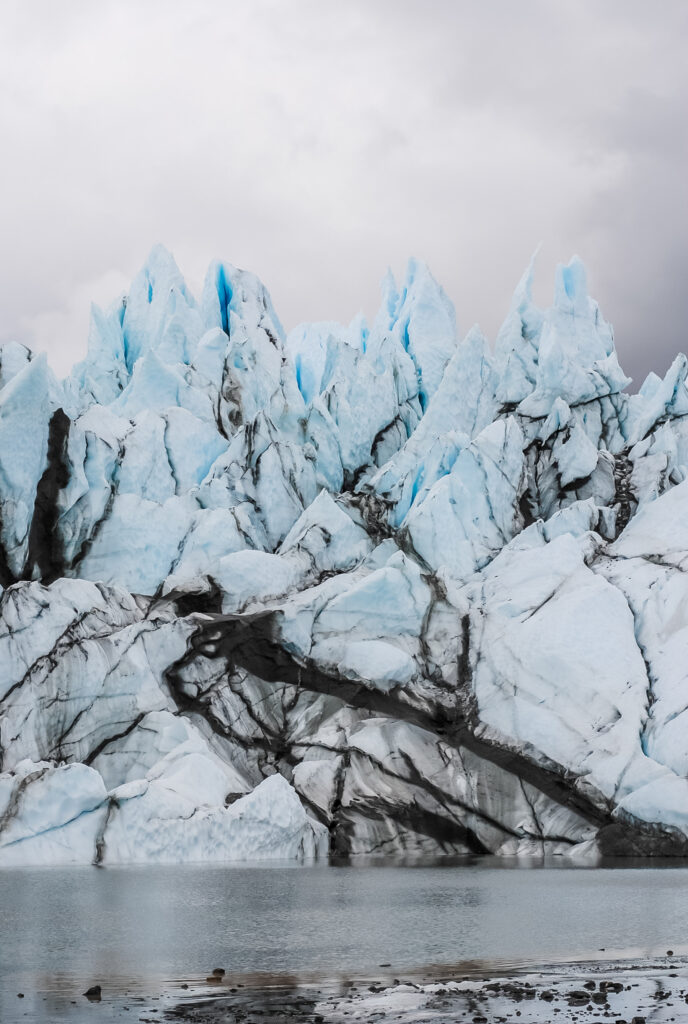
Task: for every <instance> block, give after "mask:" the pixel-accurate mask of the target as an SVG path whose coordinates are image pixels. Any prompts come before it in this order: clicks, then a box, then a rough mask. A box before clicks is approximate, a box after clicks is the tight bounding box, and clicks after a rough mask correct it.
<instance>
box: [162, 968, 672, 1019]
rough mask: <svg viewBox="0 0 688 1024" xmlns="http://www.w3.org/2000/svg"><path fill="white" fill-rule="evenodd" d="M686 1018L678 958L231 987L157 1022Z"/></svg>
mask: <svg viewBox="0 0 688 1024" xmlns="http://www.w3.org/2000/svg"><path fill="white" fill-rule="evenodd" d="M687 1015H688V958H686V957H673V956H667V957H666V958H658V959H655V960H644V961H637V962H631V961H623V962H613V961H591V962H586V963H577V964H568V965H556V966H551V967H547V968H542V969H541V970H538V971H537V972H528V973H525V972H524V973H517V974H511V975H503V976H493V977H490V976H489V975H488V974H487V972H486V974H485V976H484V977H481V978H476V977H469V978H466V977H464V978H451V977H446V976H445V977H442V978H438V977H430V976H426V977H421V976H419V975H418V974H417V972H410V977H401V978H398V979H394V980H393V982H392V983H391V984H389V983H387V982H384V981H377V982H376V981H371V980H370V979H365V980H360V979H359V980H355V979H351V980H348V981H345V982H342V983H340V984H339V985H337V986H335V985H332V984H330V985H327V984H323V985H318V986H317V987H316V986H315V985H311V984H307V985H300V984H294V985H292V986H289V985H282V986H280V985H278V984H276V985H273V986H266V987H264V988H262V989H254V988H242V989H238V988H237V987H236V986H231V987H230V989H229V990H226V991H224V992H223V993H222V994H220V993H218V994H216V995H215V994H214V995H212V996H208V995H204V996H199V993H198V991H197V992H196V993H194V994H193V995H191V996H189V997H188V998H187V999H186V1000H183V1001H180V1002H179V1003H178V1004H177V1005H175V1006H173V1007H171V1008H169V1009H168V1010H167V1011H166V1012H165V1014H164V1018H163V1019H165V1020H168V1021H178V1022H186V1024H251V1022H254V1024H258V1022H270V1024H277V1022H278V1021H293V1022H298V1024H301V1022H303V1024H306V1022H312V1024H345V1022H347V1021H351V1020H356V1021H360V1022H365V1024H377V1022H379V1021H394V1022H400V1024H419V1022H427V1024H454V1022H457V1021H472V1022H473V1024H493V1022H499V1024H505V1022H507V1021H514V1022H516V1021H518V1022H519V1024H544V1022H551V1021H557V1022H561V1024H563V1022H568V1021H571V1022H576V1024H585V1022H587V1021H595V1020H611V1021H614V1022H615V1024H645V1022H648V1024H649V1022H650V1021H652V1022H653V1024H654V1022H658V1021H683V1020H685V1019H686V1016H687ZM142 1019H143V1018H142ZM151 1019H152V1018H151ZM158 1019H159V1018H158Z"/></svg>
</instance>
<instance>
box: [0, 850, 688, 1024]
mask: <svg viewBox="0 0 688 1024" xmlns="http://www.w3.org/2000/svg"><path fill="white" fill-rule="evenodd" d="M0 929H1V930H0V1020H2V1021H3V1022H5V1021H14V1020H27V1021H40V1022H41V1024H43V1022H46V1021H54V1020H62V1019H64V1020H71V1019H73V1020H86V1019H89V1020H91V1019H99V1020H106V1019H110V1018H109V1017H108V1016H107V1007H106V1005H105V999H106V995H111V994H113V993H115V994H116V993H125V992H130V993H132V992H133V993H136V992H138V993H142V994H145V995H148V996H150V995H151V994H156V993H159V992H160V993H161V992H163V990H164V989H165V987H166V986H170V985H172V986H175V985H178V984H181V983H182V982H185V981H186V982H190V983H191V984H192V986H193V984H194V983H197V982H201V981H204V979H205V976H206V975H207V974H208V973H209V972H210V971H212V969H213V968H215V967H222V968H224V969H225V970H226V971H227V972H228V973H231V975H232V977H236V978H238V977H239V976H240V975H245V976H247V977H246V979H245V980H247V981H250V978H251V977H254V976H255V975H261V976H262V975H274V974H283V973H289V974H298V975H304V974H305V975H307V976H315V977H324V978H328V977H336V976H342V975H346V974H347V973H348V972H352V973H355V972H358V973H359V974H363V975H366V974H367V975H368V976H370V977H376V976H377V973H378V969H379V965H381V964H384V965H391V968H390V970H391V972H392V973H393V974H396V975H397V977H399V976H402V977H403V974H404V970H412V969H414V968H425V967H429V966H431V965H454V964H457V963H459V962H463V961H487V962H488V963H489V965H493V966H496V967H497V968H500V967H502V966H504V967H505V968H511V967H521V966H524V965H529V964H542V963H551V962H553V961H558V960H562V961H563V960H566V959H569V958H571V959H577V958H595V957H602V958H606V957H613V956H617V955H624V954H627V955H634V954H637V955H638V956H643V955H658V954H661V955H663V954H664V953H666V951H667V949H672V950H674V951H675V952H677V953H679V952H683V953H685V952H687V951H688V867H686V866H675V865H673V866H645V865H643V866H642V867H641V866H635V865H634V866H631V865H630V862H624V866H618V867H610V868H599V867H597V868H573V867H540V866H535V865H530V864H529V863H528V862H526V863H524V862H512V861H495V859H493V858H486V859H482V860H478V861H475V862H469V863H465V864H458V865H452V866H447V865H442V866H438V865H419V866H397V865H385V864H380V865H376V866H367V867H349V866H342V867H331V866H330V867H328V866H312V867H297V866H281V867H274V866H271V867H264V866H259V867H246V866H236V867H207V866H184V867H141V868H138V867H131V868H119V869H107V870H99V869H97V868H69V869H59V868H46V869H40V870H37V869H28V868H27V869H25V870H22V869H18V870H11V871H0ZM387 973H389V971H388V972H387ZM96 982H97V983H100V984H101V985H102V986H103V998H104V1003H103V1004H101V1005H99V1006H98V1007H96V1006H89V1004H88V1003H87V1002H86V1001H85V1000H84V999H83V996H82V993H83V992H84V990H85V989H86V988H87V987H88V986H89V985H92V984H94V983H96ZM18 992H23V993H24V994H25V998H24V1000H21V1001H18V997H17V993H18ZM72 1000H74V1001H76V1006H74V1005H73V1004H72ZM96 1010H98V1014H97V1015H95V1011H96ZM87 1011H88V1012H87ZM131 1016H132V1019H133V1020H136V1019H137V1015H136V1014H132V1015H131Z"/></svg>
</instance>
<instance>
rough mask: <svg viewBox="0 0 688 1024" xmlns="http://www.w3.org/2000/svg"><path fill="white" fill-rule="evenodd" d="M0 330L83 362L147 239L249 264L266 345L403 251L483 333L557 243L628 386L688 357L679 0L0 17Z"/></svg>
mask: <svg viewBox="0 0 688 1024" xmlns="http://www.w3.org/2000/svg"><path fill="white" fill-rule="evenodd" d="M4 12H5V13H4V14H3V23H4V24H3V33H2V36H1V37H0V133H1V136H0V137H2V139H3V143H4V144H3V153H4V155H3V159H2V161H0V196H1V200H0V238H1V239H2V245H1V246H0V340H6V339H8V338H11V337H14V338H17V339H18V340H21V341H23V342H25V343H27V344H31V345H32V346H34V347H38V348H44V349H46V350H47V351H48V353H49V356H50V359H51V361H52V363H53V365H54V366H55V368H56V369H57V370H58V372H60V373H64V372H66V370H67V368H68V367H69V365H70V364H71V362H72V361H73V360H74V359H75V358H78V357H79V356H80V355H81V354H82V353H83V351H84V349H85V344H86V335H87V320H88V304H89V300H90V299H91V298H93V299H95V300H96V301H100V302H107V301H108V300H109V299H110V298H114V297H115V296H116V294H117V293H118V292H119V291H120V290H121V289H122V288H123V287H124V286H125V285H126V282H127V281H128V280H129V279H130V278H131V277H132V276H133V274H134V273H135V272H136V270H137V269H138V267H139V266H140V264H141V263H142V262H143V260H144V259H145V257H146V254H147V252H148V250H149V249H150V248H151V246H152V245H153V243H154V242H157V241H161V242H163V243H164V244H165V245H167V246H168V247H169V248H170V249H172V251H173V252H174V253H175V255H176V257H177V261H178V263H179V264H180V267H181V269H182V270H183V272H184V273H185V274H186V276H187V278H188V279H189V281H190V283H191V285H192V286H193V285H194V283H195V282H199V281H200V280H201V278H202V276H203V273H204V270H205V267H206V265H207V263H208V262H209V261H210V259H211V258H212V257H214V256H221V257H223V258H225V259H228V260H229V261H231V262H233V263H235V264H237V265H239V266H244V267H248V268H250V269H251V270H254V271H255V272H256V273H258V274H259V276H260V277H262V278H263V280H264V281H265V283H266V284H267V286H268V288H269V289H270V291H271V293H272V296H273V299H274V301H275V305H276V308H277V310H278V312H279V314H280V316H281V318H282V320H283V322H284V323H285V325H286V326H287V327H291V326H293V325H295V324H296V323H298V322H299V321H302V320H313V319H332V318H336V319H342V320H349V319H350V318H351V317H352V316H353V315H354V314H355V313H357V312H358V310H359V309H360V308H363V309H364V311H365V312H366V313H368V314H369V315H372V314H374V312H375V310H376V308H377V304H378V282H379V280H380V278H381V277H382V275H383V273H384V271H385V269H386V266H387V264H388V263H391V265H392V267H393V269H394V270H395V271H396V272H397V273H399V272H402V271H403V268H404V264H405V261H406V259H407V257H408V256H411V255H414V256H417V257H418V258H420V259H424V260H426V261H427V262H428V263H429V264H430V267H431V269H432V270H433V273H434V274H435V276H436V277H437V278H438V280H439V281H440V282H441V283H442V284H443V285H444V287H445V288H446V290H447V292H448V293H449V294H450V296H451V297H452V299H453V300H454V302H455V304H456V307H457V317H458V322H459V325H460V328H461V329H462V330H464V331H465V330H466V329H468V328H469V327H470V326H471V324H472V323H473V322H474V321H476V320H477V321H479V322H480V323H481V325H482V326H483V328H484V329H485V330H486V331H487V333H488V334H489V335H490V336H492V337H494V333H495V331H496V329H497V327H498V325H499V323H500V321H501V319H502V318H503V316H504V314H505V312H506V309H507V306H508V302H509V298H510V294H511V291H512V289H513V287H514V285H515V283H516V281H517V279H518V277H519V276H520V273H521V271H522V269H523V267H524V265H525V264H526V263H527V261H528V259H529V257H530V254H531V252H532V251H533V249H534V248H535V246H536V245H537V244H538V242H540V241H542V242H543V249H542V254H541V257H540V261H539V274H538V284H537V290H536V295H537V297H538V298H540V299H541V300H542V301H547V300H548V299H549V297H550V292H551V280H552V273H553V268H554V264H555V262H556V261H557V260H560V259H568V257H569V256H570V255H571V254H572V253H574V252H577V253H578V254H579V255H580V256H582V257H583V259H584V260H585V261H586V264H587V266H588V270H589V273H590V281H591V290H592V292H593V294H594V295H595V296H596V297H597V298H598V299H599V300H600V302H601V305H602V309H603V312H604V314H605V315H606V317H607V318H608V319H610V320H611V321H612V322H613V323H614V325H615V329H616V338H617V344H618V349H619V354H620V358H621V361H622V363H623V364H624V367H625V368H626V369H627V371H628V372H629V373H630V374H631V375H632V376H633V377H635V378H636V380H637V382H638V383H639V381H640V379H641V378H642V377H643V376H644V375H645V373H646V372H647V371H648V370H649V369H651V368H653V369H655V370H657V371H659V372H664V370H665V368H666V365H667V364H668V362H669V361H670V359H671V358H672V356H673V355H674V354H675V352H676V351H677V350H679V349H685V348H686V347H688V339H686V338H685V331H684V325H686V323H688V297H687V296H688V291H687V289H686V287H685V285H684V280H685V278H686V273H687V271H688V255H687V247H686V237H688V204H687V203H686V180H687V171H688V153H687V141H686V135H687V133H686V125H687V124H688V117H687V114H688V66H687V65H686V61H685V47H686V42H687V41H688V5H686V4H685V3H684V2H683V0H663V2H662V4H661V5H655V4H650V3H649V2H642V3H641V2H636V0H607V2H605V3H604V4H600V3H598V2H595V0H577V2H576V3H575V4H552V3H551V2H549V0H520V2H519V3H518V4H516V3H513V0H491V2H490V3H481V2H478V0H475V2H471V0H432V3H421V2H420V0H374V2H372V3H371V2H370V0H347V2H346V3H341V2H334V0H290V2H289V3H285V2H284V0H231V2H225V0H222V2H221V0H196V2H195V3H194V4H188V3H182V2H180V0H166V2H159V0H147V2H146V3H134V2H129V0H113V2H110V0H102V2H101V3H99V4H92V3H90V2H88V0H83V2H82V0H71V2H70V3H69V4H59V5H58V4H54V3H52V2H50V0H45V2H44V0H33V2H31V3H25V2H24V0H19V2H11V0H10V2H9V3H8V4H6V6H5V9H4Z"/></svg>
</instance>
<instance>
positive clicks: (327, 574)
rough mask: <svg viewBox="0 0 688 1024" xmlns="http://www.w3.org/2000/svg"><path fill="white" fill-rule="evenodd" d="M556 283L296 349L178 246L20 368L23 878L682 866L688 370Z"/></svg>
mask: <svg viewBox="0 0 688 1024" xmlns="http://www.w3.org/2000/svg"><path fill="white" fill-rule="evenodd" d="M533 274H534V265H533V263H532V262H531V264H530V266H529V267H528V268H527V270H526V272H525V274H524V276H523V278H522V279H521V281H520V282H519V284H518V286H517V288H516V291H515V293H514V297H513V300H512V303H511V306H510V308H509V310H508V312H507V316H506V319H505V321H504V324H503V326H502V328H501V329H500V331H499V333H498V336H497V338H496V342H495V345H494V349H492V348H491V347H490V345H489V344H488V342H487V340H486V339H485V338H484V336H483V335H482V333H481V332H480V330H479V328H477V327H473V328H471V329H470V330H469V331H468V333H467V334H466V336H465V337H464V338H461V336H460V335H459V333H458V329H457V324H456V316H455V313H454V308H453V306H452V304H451V302H450V301H449V299H448V298H447V296H446V295H445V293H444V291H443V290H442V288H441V287H440V286H439V285H438V284H437V282H436V281H435V280H434V278H433V277H432V275H431V274H430V271H429V270H428V269H427V267H425V266H424V265H423V264H422V263H419V262H417V261H415V260H412V261H411V262H410V263H409V267H408V271H407V274H406V277H405V279H404V280H403V281H402V282H401V283H400V284H399V285H397V284H396V283H395V281H394V280H393V278H392V277H391V275H388V276H387V278H386V279H385V281H384V283H383V295H382V304H381V308H380V312H379V313H378V315H377V316H376V318H375V319H374V320H373V321H372V322H371V323H370V324H368V323H367V322H366V321H365V319H364V318H363V317H362V316H358V317H356V318H355V319H354V320H353V321H352V322H351V323H350V324H349V325H348V326H345V325H341V324H338V323H334V322H322V323H315V324H305V325H301V326H299V327H297V328H296V329H294V330H292V331H291V332H289V333H288V334H287V333H285V331H284V329H283V327H282V325H281V323H280V321H279V319H278V316H277V313H276V312H275V309H274V308H273V304H272V300H271V298H270V295H269V293H268V291H267V290H266V288H265V287H264V285H263V284H262V283H261V282H260V281H259V280H258V278H256V277H255V276H254V275H253V274H250V273H248V272H246V271H243V270H238V269H236V268H235V267H233V266H231V265H229V264H227V263H223V262H215V263H213V264H212V265H211V267H210V269H209V271H208V274H207V276H206V280H205V284H204V286H203V290H202V294H201V296H200V298H196V297H195V296H194V295H193V294H192V293H191V291H190V290H189V288H188V287H187V285H186V283H185V282H184V279H183V277H182V275H181V273H180V271H179V269H178V267H177V265H176V263H175V261H174V259H173V257H172V256H171V254H170V253H169V252H167V251H166V250H165V249H164V248H163V247H161V246H157V247H156V248H154V249H153V251H152V253H151V254H150V256H149V258H148V260H147V262H146V264H145V266H144V267H143V269H142V270H141V271H140V273H139V274H138V275H137V277H136V279H135V280H134V282H133V284H132V286H131V289H130V291H129V294H128V295H126V296H125V297H123V298H122V299H120V300H118V301H116V302H115V303H114V304H113V305H112V307H111V308H109V309H108V310H105V311H104V310H101V309H98V308H96V307H94V308H93V309H92V314H91V326H90V332H89V339H88V351H87V355H86V357H85V358H84V359H83V360H82V361H81V362H80V363H78V364H77V365H76V366H75V367H74V368H73V370H72V372H71V374H70V375H69V376H68V377H67V378H66V379H65V380H63V381H58V380H57V379H56V378H55V376H54V375H53V373H52V371H51V370H50V368H49V366H48V363H47V361H46V358H45V356H44V355H34V354H33V353H32V352H30V351H29V350H28V349H26V348H25V347H23V346H22V345H19V344H18V343H10V344H7V345H5V346H4V347H2V348H1V349H0V586H1V588H2V590H1V593H0V867H2V866H14V865H25V864H78V863H81V864H83V863H86V864H89V863H94V864H99V865H105V866H107V865H110V864H121V863H131V862H155V863H161V862H181V861H216V862H222V861H231V860H241V859H255V860H269V859H272V860H274V859H315V858H322V859H324V858H327V857H328V856H330V857H338V858H352V857H358V856H370V855H383V854H384V855H404V856H412V855H438V854H455V855H457V854H459V855H460V854H466V853H470V854H476V853H478V854H482V853H491V854H498V855H538V856H541V855H560V856H564V857H571V858H578V857H581V858H584V857H588V856H603V855H614V856H618V855H669V856H685V855H688V669H687V668H686V665H687V664H688V659H687V657H686V655H687V654H688V385H687V377H688V360H686V357H685V356H683V355H680V356H678V357H677V359H676V360H675V361H674V363H673V364H672V366H671V367H670V369H669V371H668V372H667V374H666V376H665V377H664V378H663V379H661V378H660V377H658V376H657V375H655V374H651V375H650V376H649V377H648V379H647V380H646V381H645V382H644V384H643V385H642V387H641V388H640V389H639V391H638V392H637V393H635V394H633V393H629V391H628V385H629V383H630V382H629V380H628V378H627V377H626V376H625V374H624V373H623V371H622V369H621V367H620V365H619V362H618V359H617V355H616V351H615V347H614V338H613V331H612V328H611V327H610V325H609V324H608V323H607V322H606V321H605V320H604V318H603V316H602V314H601V312H600V309H599V307H598V305H597V303H596V302H595V301H594V300H593V299H592V298H591V297H590V296H589V294H588V290H587V283H586V275H585V270H584V267H583V265H582V263H581V262H580V260H578V259H577V258H574V259H573V260H572V261H571V262H570V263H569V264H568V265H566V266H564V265H562V266H559V267H558V269H557V271H556V277H555V288H554V299H553V304H552V306H551V307H550V308H548V309H541V308H539V307H538V306H537V305H536V303H535V302H534V300H533V297H532V282H533Z"/></svg>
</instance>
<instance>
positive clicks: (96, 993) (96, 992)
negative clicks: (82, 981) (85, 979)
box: [84, 985, 102, 1003]
mask: <svg viewBox="0 0 688 1024" xmlns="http://www.w3.org/2000/svg"><path fill="white" fill-rule="evenodd" d="M101 992H102V989H101V987H100V985H91V987H90V988H88V989H86V991H85V992H84V995H85V996H86V998H87V999H90V1001H91V1002H92V1003H99V1002H100V998H101Z"/></svg>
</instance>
